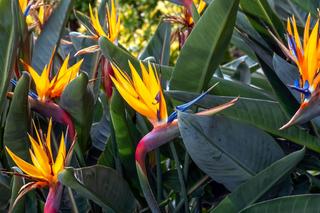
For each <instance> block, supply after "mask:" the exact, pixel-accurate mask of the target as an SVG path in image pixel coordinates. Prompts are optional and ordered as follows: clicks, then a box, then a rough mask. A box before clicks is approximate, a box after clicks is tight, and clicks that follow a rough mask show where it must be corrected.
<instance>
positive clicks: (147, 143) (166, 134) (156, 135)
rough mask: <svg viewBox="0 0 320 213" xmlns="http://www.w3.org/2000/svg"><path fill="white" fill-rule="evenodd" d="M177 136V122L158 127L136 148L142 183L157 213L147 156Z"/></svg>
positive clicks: (152, 207)
mask: <svg viewBox="0 0 320 213" xmlns="http://www.w3.org/2000/svg"><path fill="white" fill-rule="evenodd" d="M177 136H179V128H178V125H177V123H176V122H174V123H171V124H168V125H164V126H161V127H156V128H154V129H153V130H152V131H151V132H149V133H148V134H147V135H145V136H144V137H143V138H142V139H141V140H140V142H139V144H138V146H137V149H136V154H135V158H136V166H137V172H138V177H139V181H140V185H141V188H142V191H143V193H144V195H145V198H146V201H147V203H148V205H149V207H150V209H151V211H152V212H155V213H158V212H160V209H159V205H158V203H157V201H156V199H155V197H154V195H153V192H152V189H151V187H150V185H149V182H148V178H147V170H146V165H145V157H146V155H147V153H148V152H150V151H152V150H154V149H156V148H158V147H160V146H161V145H163V144H165V143H167V142H168V141H171V140H172V139H174V138H175V137H177Z"/></svg>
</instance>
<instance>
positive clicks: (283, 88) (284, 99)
mask: <svg viewBox="0 0 320 213" xmlns="http://www.w3.org/2000/svg"><path fill="white" fill-rule="evenodd" d="M243 39H244V41H245V42H246V43H247V44H248V45H249V46H250V47H251V49H252V50H253V51H254V52H255V54H256V55H257V58H258V61H259V63H260V65H261V68H262V70H263V72H264V74H265V76H266V77H267V79H268V81H269V83H270V85H271V86H272V88H273V91H274V93H275V94H276V95H277V98H278V100H279V103H280V104H281V107H283V109H285V110H286V112H288V113H289V114H290V115H293V114H294V113H295V112H296V110H297V109H298V107H299V103H298V102H297V100H296V99H295V97H294V96H293V95H292V93H291V91H289V90H288V88H287V85H286V84H285V83H284V82H282V80H281V78H280V77H281V74H280V75H279V73H278V72H277V71H275V68H274V66H273V65H274V64H273V55H274V52H273V51H270V50H266V49H265V48H264V47H262V46H261V45H260V44H259V43H258V42H257V41H256V40H254V39H249V38H248V37H247V36H246V35H245V34H243ZM282 77H283V74H282Z"/></svg>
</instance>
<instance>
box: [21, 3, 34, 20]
mask: <svg viewBox="0 0 320 213" xmlns="http://www.w3.org/2000/svg"><path fill="white" fill-rule="evenodd" d="M31 5H32V4H29V5H28V6H27V8H26V10H25V11H24V12H23V15H24V16H25V17H27V16H28V15H29V12H30V9H31Z"/></svg>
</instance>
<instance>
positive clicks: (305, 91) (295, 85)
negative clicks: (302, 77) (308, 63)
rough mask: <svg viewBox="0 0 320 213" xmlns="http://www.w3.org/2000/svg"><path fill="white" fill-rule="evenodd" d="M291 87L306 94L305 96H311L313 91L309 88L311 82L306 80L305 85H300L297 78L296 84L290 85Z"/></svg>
mask: <svg viewBox="0 0 320 213" xmlns="http://www.w3.org/2000/svg"><path fill="white" fill-rule="evenodd" d="M289 87H290V88H292V89H294V90H296V91H298V92H300V93H302V94H304V97H305V98H309V97H310V96H311V92H310V90H309V87H310V84H309V82H308V81H305V83H304V86H303V87H300V85H299V83H297V80H295V81H294V85H289Z"/></svg>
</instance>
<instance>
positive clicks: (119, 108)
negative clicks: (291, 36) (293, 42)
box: [0, 0, 320, 213]
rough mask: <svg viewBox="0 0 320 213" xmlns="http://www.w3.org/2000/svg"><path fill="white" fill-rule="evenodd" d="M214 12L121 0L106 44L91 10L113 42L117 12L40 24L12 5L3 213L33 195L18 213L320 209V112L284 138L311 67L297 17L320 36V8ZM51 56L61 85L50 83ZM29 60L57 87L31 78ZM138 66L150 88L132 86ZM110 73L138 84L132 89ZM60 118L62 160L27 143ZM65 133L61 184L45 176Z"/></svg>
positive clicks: (223, 7)
mask: <svg viewBox="0 0 320 213" xmlns="http://www.w3.org/2000/svg"><path fill="white" fill-rule="evenodd" d="M34 2H36V1H34ZM34 2H33V3H34ZM205 2H206V5H205V7H204V10H203V11H200V10H199V11H197V10H196V9H197V8H198V7H199V3H200V1H199V0H195V1H193V3H192V1H190V2H188V1H180V0H171V1H156V0H151V1H150V0H138V1H135V0H119V1H117V2H116V8H117V15H118V17H120V21H121V24H120V25H121V26H120V33H119V36H118V38H117V40H116V41H110V40H109V39H108V38H107V37H104V36H101V35H100V36H99V35H97V34H98V32H96V30H95V28H96V26H94V24H93V23H92V20H91V19H90V14H89V3H90V4H91V5H92V7H93V8H94V9H97V13H98V17H97V19H98V20H99V23H101V25H102V30H104V31H105V33H106V34H108V33H109V30H110V28H111V27H112V26H108V23H107V22H106V21H107V20H108V18H110V17H106V14H107V8H109V9H110V6H111V3H110V0H102V1H91V0H90V1H89V0H86V1H75V0H60V1H58V0H50V1H45V7H44V8H41V6H42V5H35V4H33V6H32V7H31V8H30V11H29V13H28V11H20V9H19V1H18V0H12V1H11V0H2V1H0V12H1V13H0V29H1V32H2V34H1V35H0V41H1V46H0V56H1V57H0V171H1V173H0V194H1V196H0V212H7V211H8V210H9V209H11V208H13V204H14V201H15V200H16V199H17V198H18V197H19V196H20V195H22V196H21V200H20V201H19V202H18V203H17V205H16V206H15V207H14V211H15V212H42V211H48V209H47V208H48V205H49V204H53V206H54V207H57V208H58V209H56V210H57V211H58V210H59V211H63V212H149V211H151V212H213V213H219V212H231V213H233V212H265V211H269V212H313V211H316V210H318V209H319V204H318V203H317V201H318V200H319V195H318V193H319V190H320V184H319V183H320V182H319V178H320V176H319V171H320V145H319V138H320V136H319V135H320V134H319V127H320V126H319V124H320V123H319V119H318V118H317V116H318V115H319V109H318V106H319V104H318V103H319V101H310V102H308V103H307V105H308V104H309V105H311V107H309V108H307V109H308V110H305V111H304V112H305V114H304V116H303V119H302V120H300V122H298V123H299V125H297V124H296V125H293V126H292V127H290V128H287V129H283V130H280V128H281V127H282V126H283V125H284V124H286V123H287V122H288V121H289V120H290V118H291V117H292V116H293V115H294V114H295V113H296V111H297V109H298V108H299V106H300V105H301V103H302V102H303V98H304V96H301V93H299V92H297V91H296V90H297V89H296V90H293V89H292V85H294V81H295V80H297V79H299V78H300V76H299V68H298V67H297V66H296V65H295V61H291V60H290V59H288V56H287V55H285V53H284V51H283V47H282V49H281V45H280V44H283V45H284V46H285V47H286V46H287V36H286V30H285V26H286V20H287V18H288V17H289V16H291V15H294V16H295V17H296V19H297V23H298V31H301V32H302V31H303V27H304V25H305V20H306V16H307V14H308V13H309V12H310V13H311V18H312V21H311V23H312V24H311V25H312V26H313V25H314V23H315V22H316V18H317V16H318V13H317V7H319V2H318V1H313V0H304V1H302V0H282V1H276V0H211V1H210V0H208V1H207V0H206V1H205ZM188 3H190V5H188ZM191 3H192V4H191ZM107 5H108V6H107ZM189 6H190V8H189ZM42 9H44V11H45V12H44V21H45V22H44V23H43V24H41V23H40V18H41V16H39V14H40V15H41V13H40V10H42ZM188 9H190V10H188ZM28 14H29V16H25V15H28ZM37 17H38V19H37ZM191 17H192V19H191ZM275 37H276V38H275ZM301 40H302V38H301ZM180 47H181V49H180ZM54 49H56V52H55V54H53V56H52V52H53V50H54ZM319 52H320V51H319ZM319 52H317V53H315V54H319ZM76 53H77V54H76ZM68 55H70V60H69V64H64V65H62V64H63V61H64V59H65V58H66V57H67V56H68ZM51 57H53V58H52V59H53V64H52V67H49V68H50V69H49V70H50V71H49V73H42V71H43V68H44V67H46V66H47V65H48V64H49V62H50V58H51ZM319 57H320V56H319ZM20 59H23V61H24V62H25V63H26V64H31V66H32V67H33V68H34V70H36V72H38V73H39V74H43V76H44V75H46V74H48V79H45V78H41V79H40V80H39V79H37V77H35V74H33V73H31V74H32V75H29V74H28V73H27V72H25V69H27V67H26V66H22V64H21V63H20ZM82 59H83V63H82V65H81V68H80V71H79V72H78V73H77V75H75V77H72V76H71V75H70V76H69V74H70V73H71V72H72V69H69V70H67V69H65V70H64V69H61V70H60V71H59V72H58V68H59V67H61V66H62V67H65V65H67V67H68V68H70V67H72V66H73V65H74V64H75V63H77V62H79V61H80V60H82ZM128 61H130V62H131V63H132V65H133V66H134V67H135V68H136V69H137V71H138V74H139V75H140V76H141V77H142V82H139V81H137V78H134V79H133V80H131V79H130V78H132V77H134V75H132V71H131V70H132V69H131V68H130V66H129V63H128ZM140 62H142V63H143V64H144V65H145V66H146V67H147V68H148V63H149V62H151V66H154V67H155V71H156V73H157V76H158V77H159V82H160V83H159V84H161V85H153V84H155V81H154V80H152V79H151V80H150V79H149V78H150V76H146V74H145V72H143V71H142V70H141V68H140ZM110 63H112V64H113V65H115V66H116V67H118V68H119V69H120V70H121V71H123V73H125V74H124V75H123V78H125V79H127V81H122V82H119V75H115V74H114V70H112V69H111V68H110ZM51 68H52V69H51ZM64 71H66V73H63V72H64ZM29 72H30V69H29ZM61 73H62V76H61V75H60V76H59V77H58V78H55V76H56V75H59V74H61ZM110 76H112V77H113V80H114V79H116V80H117V81H118V83H119V84H120V85H122V86H123V87H124V90H123V91H120V90H118V89H119V86H118V89H117V88H116V87H115V84H114V83H113V81H112V79H111V77H110ZM45 77H46V76H45ZM136 77H137V76H136ZM148 77H149V78H148ZM39 78H40V77H39ZM129 79H130V80H129ZM147 79H149V80H147ZM46 80H49V81H51V82H49V81H46ZM10 81H11V82H12V84H10ZM142 83H145V86H144V87H143V88H142V89H141V88H140V86H142ZM309 83H310V82H309ZM130 84H133V85H130ZM39 85H40V87H45V88H49V89H48V93H50V92H52V93H53V90H54V89H53V88H54V87H53V85H56V86H57V85H58V86H59V87H60V88H61V94H60V93H56V96H55V97H51V96H46V98H44V99H40V98H39V97H38V96H37V94H38V93H39V91H40V90H41V88H40V89H39ZM214 85H215V86H214ZM295 86H296V85H295ZM138 87H139V88H138ZM150 88H151V89H150ZM207 88H210V90H209V91H207V93H206V94H205V95H204V96H200V97H201V98H200V99H199V100H198V98H197V97H199V95H200V94H201V93H202V92H205V91H206V89H207ZM160 89H162V90H163V91H164V92H163V93H164V97H162V96H161V93H160ZM304 89H305V88H304ZM134 90H135V91H134ZM147 90H151V91H147ZM305 90H307V89H305ZM106 91H108V92H110V91H112V95H111V94H110V93H107V92H106ZM303 92H306V91H303ZM307 92H310V91H309V90H308V91H307ZM311 92H315V93H316V94H318V92H319V88H318V87H317V88H315V91H311ZM125 93H127V96H125ZM142 93H143V95H141V94H142ZM128 94H129V96H128ZM306 94H307V93H306ZM46 95H47V94H46ZM130 95H131V96H130ZM306 96H307V95H306ZM317 97H318V96H317ZM130 98H131V99H133V100H130ZM235 98H236V100H234V99H235ZM149 99H150V101H151V102H150V103H148V100H149ZM130 101H131V102H130ZM162 101H165V102H166V106H167V110H168V116H169V115H170V113H172V112H174V111H175V112H174V114H173V115H176V116H177V118H176V119H174V118H175V117H174V116H172V117H173V121H172V122H171V123H166V122H167V121H166V118H164V119H163V120H161V119H162V118H163V117H165V116H164V115H162V114H161V113H160V111H159V110H161V109H162V108H161V109H158V108H157V107H158V106H159V105H161V104H159V103H160V102H161V103H163V102H162ZM133 102H134V103H138V106H139V107H137V104H134V103H133ZM188 102H190V103H191V104H186V103H188ZM226 103H227V104H226ZM181 104H182V105H181ZM189 105H190V106H189ZM132 106H136V107H135V108H133V107H132ZM161 107H163V105H161ZM222 109H223V110H222ZM135 110H137V111H135ZM141 112H144V113H143V114H151V116H148V117H144V116H143V115H142V114H140V113H141ZM51 117H52V120H53V125H52V134H51V135H50V136H51V137H50V139H51V147H50V148H51V149H49V147H47V145H48V144H49V142H43V143H42V145H41V146H39V147H40V148H41V149H42V150H44V152H42V153H40V154H39V153H38V152H37V151H35V150H34V147H32V146H31V145H30V141H29V138H28V134H30V135H31V136H32V137H33V138H35V139H36V140H37V141H41V140H43V139H45V138H46V134H47V130H48V121H49V119H50V118H51ZM172 117H170V118H172ZM301 121H305V122H304V123H302V122H301ZM33 122H34V123H35V128H37V129H38V130H39V133H40V135H39V138H40V139H39V138H38V136H37V135H36V132H35V128H33V127H32V128H31V124H32V123H33ZM62 134H64V135H65V138H66V139H65V141H64V142H65V145H66V150H67V151H70V153H65V154H64V153H63V155H60V156H62V157H63V160H64V161H61V162H62V163H65V164H64V166H65V167H64V168H62V169H61V171H60V172H59V174H57V176H55V177H52V176H50V175H52V174H53V169H52V170H50V171H49V170H48V171H49V173H48V171H47V170H46V169H45V168H44V167H41V168H40V167H37V165H38V166H39V165H40V164H42V163H48V164H49V168H51V165H52V164H53V163H54V162H51V157H49V158H50V160H46V159H45V158H42V160H38V157H39V156H40V155H41V156H42V157H43V156H47V155H48V156H49V155H50V150H52V153H53V161H55V160H56V159H58V158H59V157H58V156H59V153H60V154H61V152H59V151H58V150H59V147H60V145H61V144H60V138H61V135H62ZM5 147H8V148H10V150H12V151H13V152H14V153H15V154H16V155H17V156H19V157H20V158H22V159H24V160H26V161H27V162H28V163H29V164H32V165H35V166H36V167H37V170H39V171H40V170H41V171H40V172H41V174H42V173H44V174H45V175H47V176H50V177H51V178H52V179H51V180H45V181H44V180H43V179H45V177H39V174H37V175H38V176H37V177H34V176H32V174H31V173H32V172H34V173H35V171H32V169H30V167H29V168H26V167H24V168H21V162H20V164H19V163H18V164H19V165H17V160H13V159H11V157H10V155H9V154H8V153H7V151H6V149H5ZM30 150H31V151H32V150H33V152H30ZM33 155H34V156H33ZM49 158H48V159H49ZM25 165H26V164H25ZM18 167H20V168H18ZM27 170H30V171H31V172H30V173H28V172H26V171H27ZM40 176H41V175H40ZM54 180H56V181H57V182H54ZM47 182H48V183H49V182H50V184H47ZM33 183H37V184H38V185H32V184H33ZM26 184H27V185H26ZM59 184H61V185H59ZM59 187H63V191H62V192H63V193H60V194H59V193H58V192H59V190H58V189H59ZM34 188H37V189H36V190H34ZM20 189H22V190H21V191H20ZM48 189H49V190H48ZM55 190H57V191H55ZM48 192H49V193H48ZM53 192H54V193H53ZM24 193H25V194H24Z"/></svg>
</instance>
